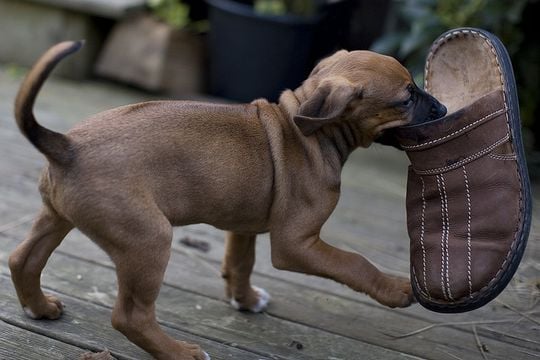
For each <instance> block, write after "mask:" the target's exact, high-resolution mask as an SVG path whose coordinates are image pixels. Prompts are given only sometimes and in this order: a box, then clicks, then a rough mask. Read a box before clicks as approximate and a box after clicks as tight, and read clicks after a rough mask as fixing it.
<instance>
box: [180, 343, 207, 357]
mask: <svg viewBox="0 0 540 360" xmlns="http://www.w3.org/2000/svg"><path fill="white" fill-rule="evenodd" d="M177 343H178V344H179V345H180V346H181V347H182V351H181V354H182V357H181V359H186V360H187V359H189V360H191V359H193V360H210V355H208V353H207V352H206V351H203V350H202V349H201V347H200V346H199V345H196V344H191V343H188V342H185V341H180V340H178V341H177Z"/></svg>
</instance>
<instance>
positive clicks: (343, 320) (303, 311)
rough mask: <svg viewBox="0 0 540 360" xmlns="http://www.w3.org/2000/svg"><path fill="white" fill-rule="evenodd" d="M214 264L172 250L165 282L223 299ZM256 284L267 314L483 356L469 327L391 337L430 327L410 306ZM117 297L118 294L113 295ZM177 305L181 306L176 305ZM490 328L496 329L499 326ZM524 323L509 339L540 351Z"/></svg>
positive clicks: (70, 246)
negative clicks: (266, 300)
mask: <svg viewBox="0 0 540 360" xmlns="http://www.w3.org/2000/svg"><path fill="white" fill-rule="evenodd" d="M81 240H82V241H81ZM58 251H60V252H62V253H68V254H71V256H79V257H81V254H84V258H85V259H88V260H91V261H96V262H98V263H101V264H103V265H104V266H111V267H112V264H111V263H110V262H109V260H108V258H107V257H106V255H105V254H104V253H103V252H102V251H101V250H99V249H98V248H97V247H95V245H93V244H92V243H91V242H90V241H88V240H87V239H82V238H72V239H68V240H66V241H65V243H63V244H62V245H61V246H60V249H59V250H58ZM210 266H212V268H210V269H209V268H208V267H207V266H201V262H200V260H197V259H195V258H193V257H192V256H183V255H181V254H173V255H172V258H171V260H170V263H169V267H168V269H167V273H166V276H165V283H166V284H170V285H173V286H174V287H178V288H182V289H187V290H188V291H191V292H196V293H198V294H204V295H206V296H210V297H212V298H214V299H222V297H223V295H222V294H223V290H222V282H221V279H219V276H217V274H215V270H217V267H216V266H215V265H214V264H210ZM48 271H51V270H48ZM52 271H54V270H52ZM178 274H189V276H182V277H179V276H178ZM44 279H46V277H44ZM254 283H255V284H257V285H259V286H262V287H264V288H266V289H267V290H269V291H270V293H271V294H272V295H273V297H274V299H275V300H274V301H273V303H272V304H271V306H270V308H269V310H268V314H270V315H273V316H276V317H278V318H282V319H288V320H291V321H295V322H298V323H301V324H305V325H308V326H310V327H314V328H318V329H323V330H325V331H330V332H332V333H336V334H340V335H344V336H347V337H351V338H354V339H357V340H361V341H366V342H369V343H372V344H376V345H379V346H383V347H386V348H390V349H394V350H397V351H401V352H405V353H409V354H414V355H416V356H427V357H429V358H437V357H438V356H439V354H440V351H441V349H445V351H447V352H450V353H452V354H460V356H466V357H467V358H471V359H474V358H475V357H476V356H479V353H478V350H477V347H476V343H475V341H473V339H474V337H473V333H472V332H471V328H470V326H468V327H466V328H465V330H460V329H456V328H452V327H441V328H437V329H433V330H432V331H429V332H425V333H423V334H421V337H419V338H414V341H413V342H412V343H411V339H410V338H409V339H401V340H396V339H393V338H392V337H390V336H389V335H399V334H403V333H405V332H408V331H412V330H415V329H420V328H423V327H425V326H429V325H431V324H433V323H434V322H428V321H423V320H419V319H417V318H415V317H414V316H411V315H410V314H408V313H407V311H406V310H389V309H386V308H383V307H381V306H378V305H376V304H363V303H358V302H355V301H350V300H348V299H344V298H340V297H336V296H333V295H330V294H328V293H322V292H320V291H316V290H312V289H309V288H306V287H303V286H296V285H292V284H290V283H286V282H280V281H275V279H272V278H268V277H264V276H258V275H256V276H254ZM113 290H114V289H113ZM101 292H102V291H101ZM113 296H114V293H113V295H111V297H113ZM161 299H166V300H168V301H172V302H174V301H176V297H175V296H174V295H172V294H171V295H170V296H169V295H164V293H163V294H162V297H161ZM168 306H170V305H168ZM172 306H173V307H174V306H177V305H175V304H172ZM509 315H510V316H509ZM503 318H504V319H507V320H508V322H506V323H504V324H500V326H507V325H508V324H512V323H513V322H515V321H517V320H519V316H516V315H515V314H512V313H510V314H509V313H508V312H506V313H505V315H504V317H503V316H500V317H499V318H498V319H499V320H502V319H503ZM470 321H472V320H470ZM405 324H406V325H405ZM527 325H529V326H527ZM490 326H495V327H496V326H497V324H492V325H490ZM521 326H522V329H521V330H522V331H523V332H528V334H529V335H527V336H525V337H524V338H522V340H521V341H519V340H514V339H512V341H509V342H510V343H515V341H517V342H518V344H517V345H519V346H522V347H523V348H529V349H531V350H533V351H540V348H539V347H538V344H535V343H531V342H529V341H527V340H526V339H528V338H530V331H534V329H533V328H534V324H532V323H531V324H521ZM407 329H408V330H407ZM480 334H481V336H482V339H483V341H484V343H485V344H486V346H488V347H489V348H490V349H491V350H492V351H493V352H496V353H497V354H499V355H501V356H511V355H512V351H514V349H512V347H508V345H507V344H505V343H504V342H501V341H500V337H499V339H498V340H494V339H489V338H488V339H486V338H484V335H485V334H484V333H483V332H482V331H481V330H480ZM503 340H504V339H503Z"/></svg>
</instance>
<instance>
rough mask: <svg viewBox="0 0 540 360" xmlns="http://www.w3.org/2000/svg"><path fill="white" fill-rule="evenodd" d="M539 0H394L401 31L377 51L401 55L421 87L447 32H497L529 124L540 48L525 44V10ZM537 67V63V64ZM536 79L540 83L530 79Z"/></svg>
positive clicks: (534, 106) (378, 43) (375, 46)
mask: <svg viewBox="0 0 540 360" xmlns="http://www.w3.org/2000/svg"><path fill="white" fill-rule="evenodd" d="M535 1H536V0H512V1H509V0H445V1H438V0H394V5H395V6H396V10H397V19H396V20H397V21H396V24H397V25H396V26H395V27H396V28H397V29H396V30H394V31H390V32H389V33H388V34H387V35H385V36H383V37H382V38H380V39H378V40H377V41H376V42H375V43H374V44H373V45H372V47H371V49H372V50H374V51H377V52H380V53H385V54H390V55H393V56H396V57H397V58H398V59H400V60H401V61H403V62H404V63H405V65H406V66H407V67H408V68H409V69H410V70H411V72H412V73H413V76H414V78H415V80H416V81H417V82H418V83H420V84H421V83H422V82H423V69H424V63H425V59H426V55H427V52H428V49H429V47H430V46H431V43H432V42H433V41H434V40H435V39H436V38H437V37H438V36H439V35H440V34H442V33H443V32H445V31H447V30H450V29H453V28H457V27H463V26H470V27H477V28H482V29H485V30H488V31H490V32H492V33H494V34H496V35H497V36H498V37H499V38H500V39H501V40H502V42H503V43H504V44H505V46H506V47H507V50H508V52H509V54H510V56H511V57H512V60H513V65H514V71H515V72H516V78H517V83H518V91H519V96H520V103H521V116H522V120H523V122H524V123H525V125H528V126H530V125H531V124H532V123H533V121H534V115H533V114H534V113H535V112H536V111H537V107H538V103H537V99H538V98H539V97H540V92H539V89H538V80H539V79H538V77H539V74H538V72H539V71H538V64H537V61H538V47H536V46H533V47H530V44H527V43H525V42H524V41H525V40H526V39H525V36H524V33H523V29H522V27H521V22H522V19H523V17H524V15H525V14H524V9H525V8H526V6H527V5H528V4H530V3H533V2H535ZM535 64H536V65H535ZM531 77H532V79H536V81H534V80H533V81H531Z"/></svg>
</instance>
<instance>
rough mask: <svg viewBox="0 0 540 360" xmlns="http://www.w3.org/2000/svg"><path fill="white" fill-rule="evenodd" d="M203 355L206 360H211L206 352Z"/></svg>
mask: <svg viewBox="0 0 540 360" xmlns="http://www.w3.org/2000/svg"><path fill="white" fill-rule="evenodd" d="M203 354H204V360H210V359H211V358H210V355H208V353H207V352H206V351H203Z"/></svg>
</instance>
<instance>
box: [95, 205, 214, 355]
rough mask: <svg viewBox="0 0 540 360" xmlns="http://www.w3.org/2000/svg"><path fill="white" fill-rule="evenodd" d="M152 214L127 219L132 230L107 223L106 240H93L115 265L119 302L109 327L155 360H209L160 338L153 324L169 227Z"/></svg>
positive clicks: (167, 250) (167, 251)
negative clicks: (100, 244)
mask: <svg viewBox="0 0 540 360" xmlns="http://www.w3.org/2000/svg"><path fill="white" fill-rule="evenodd" d="M156 212H157V211H156ZM156 212H153V213H152V214H149V213H146V214H145V213H142V214H143V215H144V218H143V217H141V218H138V219H137V218H135V219H131V220H132V221H133V220H134V221H133V223H132V225H131V226H129V225H128V226H126V225H125V224H124V225H120V224H121V222H120V223H116V224H111V223H108V224H107V225H108V229H107V234H106V235H105V238H99V239H97V240H99V241H97V242H98V243H103V244H106V245H105V246H104V248H105V250H106V251H107V252H108V253H109V255H110V256H111V258H112V260H113V262H114V263H115V265H116V272H117V277H118V297H117V299H116V303H115V305H114V309H113V313H112V325H113V327H114V328H115V329H117V330H118V331H120V332H121V333H122V334H124V335H125V336H126V337H127V338H128V339H129V340H130V341H132V342H133V343H135V344H136V345H137V346H139V347H141V348H142V349H144V350H145V351H147V352H149V353H150V354H151V355H152V356H153V357H154V358H156V359H159V360H164V359H167V360H169V359H171V360H173V359H174V360H209V359H210V358H209V356H208V355H207V354H206V353H205V352H204V351H202V350H201V348H200V347H199V346H198V345H194V344H188V343H185V342H180V341H176V340H174V339H173V338H171V337H170V336H168V335H167V334H165V333H164V332H163V330H162V329H161V327H160V326H159V324H158V322H157V320H156V315H155V301H156V299H157V296H158V294H159V289H160V287H161V283H162V281H163V276H164V273H165V268H166V266H167V263H168V260H169V256H170V247H171V241H172V229H171V225H170V224H169V222H168V220H167V219H166V218H165V217H164V216H163V215H162V214H160V215H159V216H156V214H155V213H156ZM128 215H129V214H128ZM118 237H122V238H118ZM103 240H105V242H102V241H103ZM111 244H114V245H113V246H111Z"/></svg>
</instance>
